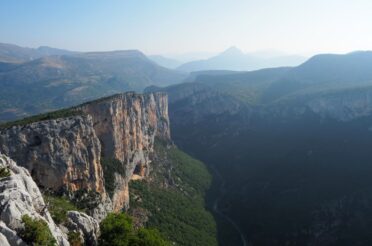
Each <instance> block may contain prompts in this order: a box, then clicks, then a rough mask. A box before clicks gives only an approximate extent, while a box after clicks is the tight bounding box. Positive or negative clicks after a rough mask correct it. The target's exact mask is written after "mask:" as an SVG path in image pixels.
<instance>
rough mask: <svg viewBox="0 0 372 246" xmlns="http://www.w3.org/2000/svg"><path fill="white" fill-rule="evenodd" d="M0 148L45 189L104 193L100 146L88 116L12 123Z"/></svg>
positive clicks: (4, 131)
mask: <svg viewBox="0 0 372 246" xmlns="http://www.w3.org/2000/svg"><path fill="white" fill-rule="evenodd" d="M0 149H1V151H2V152H3V153H4V154H6V155H8V156H9V157H11V158H12V159H14V160H15V161H16V162H17V163H20V164H21V165H22V166H24V167H26V168H27V169H28V170H29V172H30V173H31V175H32V177H33V178H34V180H35V181H36V182H37V183H38V185H39V186H40V187H42V188H48V189H53V190H55V191H58V190H60V189H66V190H69V191H76V190H80V189H86V190H95V191H97V192H100V193H103V194H105V192H104V191H105V189H104V182H103V173H102V168H101V164H100V155H101V145H100V141H99V139H98V138H97V136H96V134H95V131H94V128H93V123H92V117H90V116H89V115H88V116H74V117H70V118H66V119H56V120H49V121H41V122H35V123H32V124H28V125H25V126H13V127H11V128H9V129H6V130H3V131H1V133H0Z"/></svg>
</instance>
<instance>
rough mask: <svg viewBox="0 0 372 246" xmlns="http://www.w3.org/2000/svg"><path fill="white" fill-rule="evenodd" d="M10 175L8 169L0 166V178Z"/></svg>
mask: <svg viewBox="0 0 372 246" xmlns="http://www.w3.org/2000/svg"><path fill="white" fill-rule="evenodd" d="M9 176H10V171H9V169H8V168H6V167H0V178H5V177H9Z"/></svg>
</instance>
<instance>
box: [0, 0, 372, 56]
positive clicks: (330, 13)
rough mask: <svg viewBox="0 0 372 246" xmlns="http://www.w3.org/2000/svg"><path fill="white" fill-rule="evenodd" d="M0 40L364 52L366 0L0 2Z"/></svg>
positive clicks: (371, 28)
mask: <svg viewBox="0 0 372 246" xmlns="http://www.w3.org/2000/svg"><path fill="white" fill-rule="evenodd" d="M0 42H6V43H15V44H18V45H22V46H28V47H37V46H40V45H49V46H53V47H59V48H67V49H71V50H79V51H89V50H116V49H140V50H142V51H144V52H145V53H148V54H156V53H163V54H170V53H184V52H190V51H208V52H216V51H221V50H224V49H226V48H227V47H229V46H232V45H235V46H237V47H239V48H241V49H242V50H244V51H256V50H266V49H270V50H280V51H284V52H287V53H300V54H310V53H318V52H337V53H342V52H348V51H352V50H367V49H368V50H372V1H371V0H306V1H305V0H255V1H253V0H132V1H126V0H117V1H116V0H63V1H62V0H32V1H31V0H1V1H0Z"/></svg>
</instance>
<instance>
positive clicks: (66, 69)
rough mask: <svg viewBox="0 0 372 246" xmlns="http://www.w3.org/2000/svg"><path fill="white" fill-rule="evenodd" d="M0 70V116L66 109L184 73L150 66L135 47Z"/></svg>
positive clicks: (45, 59) (176, 79)
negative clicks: (0, 88)
mask: <svg viewBox="0 0 372 246" xmlns="http://www.w3.org/2000/svg"><path fill="white" fill-rule="evenodd" d="M3 70H5V71H2V72H0V85H1V87H2V90H1V92H0V120H9V119H14V118H19V117H22V116H27V115H30V114H36V113H40V112H45V111H50V110H53V109H57V108H61V107H68V106H71V105H74V104H78V103H81V102H84V101H89V100H92V99H95V98H99V97H102V96H107V95H111V94H115V93H118V92H123V91H128V90H135V91H141V90H142V89H144V88H145V87H146V86H149V85H169V84H174V83H177V82H180V81H182V80H183V79H184V77H185V75H184V74H182V73H180V72H175V71H172V70H169V69H166V68H163V67H160V66H158V65H156V64H154V63H153V62H152V61H150V60H149V59H147V57H146V56H145V55H143V54H142V53H141V52H139V51H134V50H133V51H115V52H91V53H80V54H74V55H68V56H65V55H63V56H47V57H42V58H39V59H36V60H33V61H30V62H26V63H22V64H20V65H17V66H10V67H9V66H8V70H7V69H6V68H4V69H3Z"/></svg>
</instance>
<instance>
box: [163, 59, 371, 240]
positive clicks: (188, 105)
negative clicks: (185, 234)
mask: <svg viewBox="0 0 372 246" xmlns="http://www.w3.org/2000/svg"><path fill="white" fill-rule="evenodd" d="M370 59H371V54H370V52H358V53H352V54H346V55H336V56H335V55H322V56H316V57H314V58H312V59H310V60H309V61H308V62H306V63H304V64H303V65H301V66H299V67H295V68H282V69H280V68H279V69H269V70H261V71H255V72H249V73H238V74H225V75H200V76H197V77H196V78H195V80H194V82H192V83H186V84H182V85H175V86H170V87H167V88H163V89H161V88H157V89H156V90H163V91H166V92H167V93H168V94H169V99H170V104H169V117H170V120H171V122H172V124H171V130H172V136H173V139H174V141H175V143H176V144H177V145H178V146H180V148H182V149H183V150H185V151H186V152H187V153H190V154H192V155H193V156H195V157H197V158H198V159H200V160H202V161H203V162H205V163H206V164H207V165H209V166H210V167H211V169H212V170H215V172H214V174H215V175H217V174H218V173H219V174H220V176H221V177H219V179H221V180H224V181H225V182H224V186H223V189H222V190H221V191H220V192H216V194H215V195H214V197H215V198H219V199H218V200H217V207H218V208H219V210H220V212H221V213H222V214H224V215H226V216H228V217H229V218H231V219H232V220H233V221H234V222H235V223H236V224H237V225H238V227H239V229H240V230H241V231H243V234H244V236H245V238H247V240H248V241H249V243H251V244H252V245H326V246H328V245H352V244H358V245H366V246H367V245H370V244H371V242H372V238H371V236H370V233H369V231H370V228H371V227H372V223H371V220H370V219H369V218H370V216H371V214H372V197H371V195H370V194H371V191H372V182H371V180H370V173H371V172H372V165H371V162H370V160H371V158H372V156H371V152H370V146H371V145H372V135H371V119H372V106H371V105H372V104H371V100H372V96H371V95H372V89H371V88H372V80H371V78H372V76H371V69H370V66H371V64H372V63H371V62H370V61H371V60H370ZM286 87H287V88H289V89H288V90H284V89H287V88H286ZM268 92H270V94H269V93H268ZM249 93H251V94H249ZM271 93H272V94H271ZM241 95H245V96H248V95H249V96H248V98H251V99H254V100H242V97H241ZM217 176H218V175H217ZM218 187H219V186H218V183H217V184H214V187H213V188H212V189H214V190H217V191H218V190H219V188H218ZM212 201H215V200H213V199H212ZM216 218H218V217H216ZM217 222H218V226H219V228H220V229H219V232H221V231H222V232H226V231H227V230H228V228H227V226H228V225H226V224H224V223H223V222H221V220H220V219H217ZM230 229H231V228H230ZM231 230H232V229H231ZM234 235H235V237H236V233H235V234H234V233H230V234H229V233H225V234H224V233H222V234H221V233H219V236H220V243H222V244H226V245H228V243H229V240H231V238H233V237H234Z"/></svg>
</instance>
